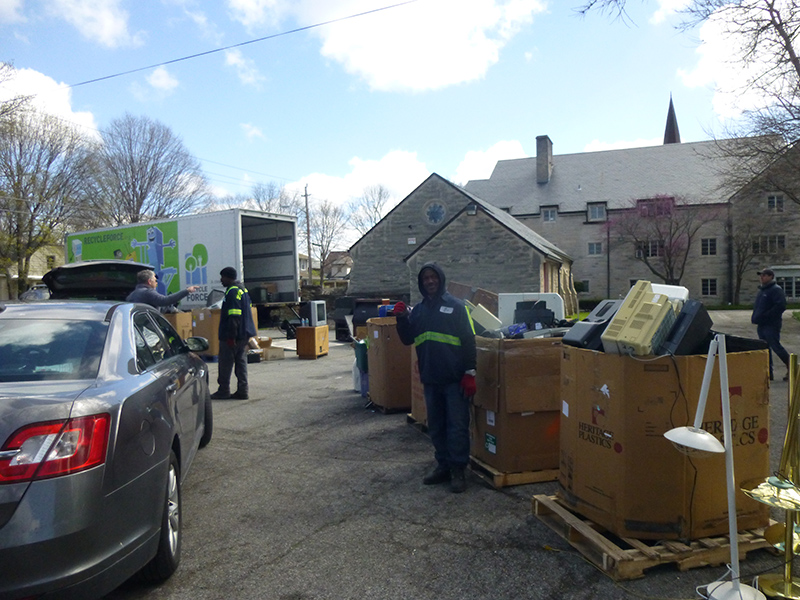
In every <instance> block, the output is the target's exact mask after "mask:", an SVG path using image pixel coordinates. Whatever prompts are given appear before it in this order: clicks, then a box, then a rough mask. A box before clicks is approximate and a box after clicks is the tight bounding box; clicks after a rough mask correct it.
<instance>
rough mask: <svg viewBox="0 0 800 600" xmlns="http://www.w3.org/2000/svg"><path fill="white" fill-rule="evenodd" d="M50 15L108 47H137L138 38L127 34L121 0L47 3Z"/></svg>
mask: <svg viewBox="0 0 800 600" xmlns="http://www.w3.org/2000/svg"><path fill="white" fill-rule="evenodd" d="M47 7H48V9H49V10H50V12H51V14H53V15H54V16H56V17H58V18H61V19H64V20H65V21H66V22H68V23H69V24H71V25H72V26H74V27H75V28H76V29H77V30H78V31H79V32H80V34H81V35H82V36H83V37H85V38H87V39H90V40H93V41H95V42H97V43H98V44H100V45H102V46H106V47H108V48H116V47H119V46H137V45H139V44H140V43H141V39H140V37H139V36H137V35H132V34H131V33H130V32H129V31H128V12H127V11H126V10H124V9H123V8H122V7H121V0H49V2H48V3H47Z"/></svg>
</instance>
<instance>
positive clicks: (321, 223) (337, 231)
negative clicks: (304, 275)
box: [308, 200, 347, 287]
mask: <svg viewBox="0 0 800 600" xmlns="http://www.w3.org/2000/svg"><path fill="white" fill-rule="evenodd" d="M310 221H311V245H312V246H316V247H317V249H318V250H319V285H320V287H322V286H323V285H324V283H325V268H326V267H327V266H328V263H327V261H328V257H329V256H330V253H331V251H332V250H333V249H334V246H335V244H336V242H337V240H338V239H339V237H340V236H341V235H342V233H343V232H344V230H345V228H346V227H347V217H346V215H345V211H344V209H342V207H341V206H336V205H335V204H333V203H332V202H331V201H330V200H322V201H320V202H317V203H315V206H314V209H313V211H311V215H310ZM308 267H309V279H310V275H311V257H310V256H309V257H308Z"/></svg>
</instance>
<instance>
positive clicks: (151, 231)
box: [131, 225, 178, 295]
mask: <svg viewBox="0 0 800 600" xmlns="http://www.w3.org/2000/svg"><path fill="white" fill-rule="evenodd" d="M176 245H177V244H176V242H175V240H174V239H172V240H170V241H169V242H167V243H166V244H165V243H164V233H163V232H162V231H161V230H160V229H159V228H158V227H156V226H155V225H153V226H151V227H148V228H147V240H146V241H144V242H139V241H137V240H136V239H132V240H131V247H132V248H139V249H141V253H142V262H144V263H147V264H149V265H150V266H152V267H153V270H154V271H155V273H156V275H157V276H158V287H157V288H156V289H157V290H158V292H159V293H160V294H164V295H166V294H167V293H168V292H167V290H168V289H169V284H170V283H171V282H172V278H173V277H175V275H177V274H178V270H177V269H176V268H175V267H165V266H164V248H174V247H175V246H176Z"/></svg>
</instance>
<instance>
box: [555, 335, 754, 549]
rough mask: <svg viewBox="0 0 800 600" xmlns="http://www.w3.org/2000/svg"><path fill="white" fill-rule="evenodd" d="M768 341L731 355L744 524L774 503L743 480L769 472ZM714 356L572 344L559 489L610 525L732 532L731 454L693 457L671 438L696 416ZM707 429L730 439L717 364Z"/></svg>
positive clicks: (666, 532) (649, 531)
mask: <svg viewBox="0 0 800 600" xmlns="http://www.w3.org/2000/svg"><path fill="white" fill-rule="evenodd" d="M767 361H768V356H767V351H766V350H759V351H754V352H738V353H731V354H728V384H729V388H730V394H731V415H732V423H733V424H732V427H733V443H734V463H735V467H734V471H735V477H736V484H737V486H736V487H737V493H736V504H737V514H738V526H739V529H740V530H742V529H749V528H755V527H762V526H766V525H767V524H768V522H769V507H768V506H766V505H765V504H761V503H759V502H756V501H754V500H751V499H749V498H747V497H746V496H745V495H744V494H743V493H742V492H741V491H738V488H739V485H740V484H741V483H742V482H744V481H746V480H748V479H756V478H762V477H766V476H767V475H769V473H770V470H769V381H768V373H769V370H768V362H767ZM705 366H706V357H705V356H702V355H698V356H674V357H670V356H663V357H659V358H648V359H644V360H642V359H637V358H636V357H632V356H624V355H614V354H604V353H602V352H596V351H592V350H584V349H581V348H574V347H569V346H564V348H563V361H562V366H561V373H562V378H561V397H562V402H563V404H562V410H561V455H560V460H559V482H560V484H561V489H560V490H559V495H560V497H561V498H562V500H563V501H564V502H565V503H566V505H567V506H569V507H571V508H572V509H573V510H575V511H576V512H578V513H580V514H582V515H584V516H585V517H587V518H589V519H591V520H592V521H594V522H595V523H597V524H598V525H600V526H602V527H605V528H606V529H608V530H609V531H611V532H612V533H614V534H616V535H619V536H624V537H633V538H641V539H695V538H702V537H706V536H712V535H722V534H725V533H727V531H728V516H727V496H726V484H725V481H726V480H725V457H724V454H718V455H712V456H710V457H704V458H699V457H696V456H695V457H689V456H686V455H684V454H682V453H681V452H679V451H678V450H677V449H675V448H674V447H673V446H672V444H671V443H670V442H669V441H668V440H667V439H666V438H664V435H663V434H664V432H666V431H667V430H669V429H672V428H673V427H678V426H682V425H691V424H692V423H693V422H694V415H695V411H696V408H697V400H698V397H699V394H700V388H701V384H702V381H703V373H704V371H705ZM703 428H704V429H706V430H708V431H710V432H712V433H713V434H714V435H716V436H717V437H719V438H720V439H721V438H722V430H723V428H722V407H721V402H720V382H719V371H718V369H716V368H715V369H714V377H713V380H712V382H711V387H710V390H709V394H708V403H707V406H706V411H705V416H704V419H703Z"/></svg>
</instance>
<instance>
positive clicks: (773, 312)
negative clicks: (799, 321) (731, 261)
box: [750, 269, 789, 381]
mask: <svg viewBox="0 0 800 600" xmlns="http://www.w3.org/2000/svg"><path fill="white" fill-rule="evenodd" d="M758 276H759V277H760V278H761V285H760V286H758V295H756V301H755V303H754V304H753V315H752V316H751V317H750V321H751V322H752V323H753V324H754V325H756V332H757V334H758V339H760V340H764V341H765V342H767V343H768V344H769V350H770V352H769V378H770V380H772V379H773V369H772V353H773V352H774V353H775V354H777V355H778V358H780V359H781V361H782V362H783V364H785V365H786V375H785V376H784V378H783V380H784V381H787V380H788V379H789V353H788V352H787V351H786V348H784V347H783V346H782V345H781V325H783V311H785V310H786V295H785V294H784V293H783V288H781V286H779V285H778V284H777V283H776V282H775V273H774V272H773V271H772V269H762V270H761V271H759V272H758Z"/></svg>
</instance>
